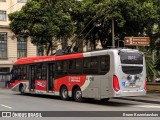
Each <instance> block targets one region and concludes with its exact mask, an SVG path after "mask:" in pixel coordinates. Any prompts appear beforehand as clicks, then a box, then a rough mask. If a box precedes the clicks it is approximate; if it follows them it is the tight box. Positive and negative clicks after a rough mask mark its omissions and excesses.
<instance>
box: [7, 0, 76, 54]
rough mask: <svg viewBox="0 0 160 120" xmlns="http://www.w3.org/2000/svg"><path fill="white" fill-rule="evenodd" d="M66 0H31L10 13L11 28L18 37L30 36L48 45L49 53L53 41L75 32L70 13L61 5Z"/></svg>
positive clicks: (39, 43) (37, 43)
mask: <svg viewBox="0 0 160 120" xmlns="http://www.w3.org/2000/svg"><path fill="white" fill-rule="evenodd" d="M65 2H66V1H65V0H62V1H58V0H57V1H51V0H47V1H46V0H30V1H28V2H27V3H26V4H25V6H23V7H22V9H21V10H20V11H16V12H14V13H11V14H9V19H10V21H11V23H10V28H11V30H12V31H13V32H14V34H15V35H16V36H17V37H18V36H27V37H29V36H30V37H31V40H32V43H33V44H35V45H46V46H48V47H47V55H48V54H49V53H51V52H52V48H53V41H56V40H58V39H62V38H63V37H64V36H65V37H70V36H71V35H72V33H73V32H74V25H73V22H72V19H71V16H70V14H69V13H68V12H66V11H64V10H63V9H62V8H61V7H60V6H59V5H61V4H62V3H65Z"/></svg>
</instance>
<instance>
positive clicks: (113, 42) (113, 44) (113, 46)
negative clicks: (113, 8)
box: [112, 18, 115, 48]
mask: <svg viewBox="0 0 160 120" xmlns="http://www.w3.org/2000/svg"><path fill="white" fill-rule="evenodd" d="M112 48H115V40H114V18H112Z"/></svg>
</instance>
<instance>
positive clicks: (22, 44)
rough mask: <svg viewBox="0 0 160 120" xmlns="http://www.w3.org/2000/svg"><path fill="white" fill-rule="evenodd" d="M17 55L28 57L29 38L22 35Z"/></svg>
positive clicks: (18, 43) (18, 42)
mask: <svg viewBox="0 0 160 120" xmlns="http://www.w3.org/2000/svg"><path fill="white" fill-rule="evenodd" d="M17 57H18V58H22V57H27V38H25V37H20V38H19V39H18V41H17Z"/></svg>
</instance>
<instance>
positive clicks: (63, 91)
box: [61, 86, 69, 100]
mask: <svg viewBox="0 0 160 120" xmlns="http://www.w3.org/2000/svg"><path fill="white" fill-rule="evenodd" d="M61 99H62V100H68V99H69V96H68V89H67V87H66V86H63V87H62V88H61Z"/></svg>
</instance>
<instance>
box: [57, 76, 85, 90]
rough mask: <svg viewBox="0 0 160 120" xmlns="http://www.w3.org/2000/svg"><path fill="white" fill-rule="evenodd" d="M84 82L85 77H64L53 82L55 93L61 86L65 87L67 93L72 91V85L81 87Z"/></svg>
mask: <svg viewBox="0 0 160 120" xmlns="http://www.w3.org/2000/svg"><path fill="white" fill-rule="evenodd" d="M85 81H86V76H65V77H61V78H58V79H55V80H54V90H55V92H60V88H61V87H62V85H65V86H66V87H67V89H68V91H69V92H71V91H72V88H73V87H74V85H78V86H79V87H82V86H83V85H84V83H85Z"/></svg>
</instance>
